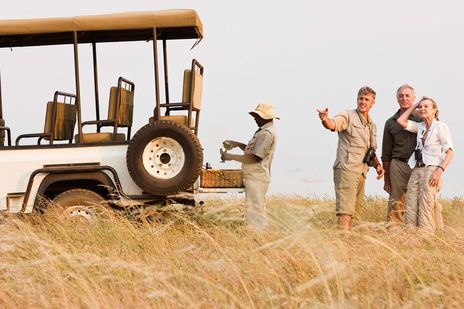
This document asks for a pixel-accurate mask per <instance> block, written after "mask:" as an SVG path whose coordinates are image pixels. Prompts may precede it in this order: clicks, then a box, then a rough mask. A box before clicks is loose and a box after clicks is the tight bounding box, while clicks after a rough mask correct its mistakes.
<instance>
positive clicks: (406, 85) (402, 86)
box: [396, 84, 416, 96]
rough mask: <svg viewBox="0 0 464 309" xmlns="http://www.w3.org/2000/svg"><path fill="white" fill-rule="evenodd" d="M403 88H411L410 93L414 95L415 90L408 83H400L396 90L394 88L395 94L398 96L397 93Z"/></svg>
mask: <svg viewBox="0 0 464 309" xmlns="http://www.w3.org/2000/svg"><path fill="white" fill-rule="evenodd" d="M403 89H409V90H411V92H412V95H414V96H415V95H416V91H415V90H414V88H412V86H411V85H408V84H404V85H401V86H400V88H398V90H396V95H397V96H398V93H400V91H401V90H403Z"/></svg>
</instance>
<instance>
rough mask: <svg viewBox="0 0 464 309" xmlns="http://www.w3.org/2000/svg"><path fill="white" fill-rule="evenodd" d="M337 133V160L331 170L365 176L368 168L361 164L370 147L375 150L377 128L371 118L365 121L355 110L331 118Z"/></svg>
mask: <svg viewBox="0 0 464 309" xmlns="http://www.w3.org/2000/svg"><path fill="white" fill-rule="evenodd" d="M333 121H334V122H335V130H334V131H337V132H338V147H337V158H336V159H335V163H334V165H333V168H342V169H345V170H349V171H353V172H356V173H362V174H363V175H366V173H367V171H368V170H369V167H368V166H367V164H366V163H363V159H364V156H365V155H366V152H367V150H368V149H369V147H370V146H372V147H374V148H375V149H377V128H376V126H375V123H374V122H373V121H372V119H371V117H370V116H368V119H367V121H366V120H365V119H364V117H363V116H362V115H361V114H360V113H358V111H357V110H356V109H354V110H348V111H343V112H341V113H340V114H338V115H336V116H335V117H334V118H333Z"/></svg>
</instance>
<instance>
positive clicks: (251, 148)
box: [243, 137, 256, 154]
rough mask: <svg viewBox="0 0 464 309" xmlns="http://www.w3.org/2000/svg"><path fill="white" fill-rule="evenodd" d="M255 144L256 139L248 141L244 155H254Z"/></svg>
mask: <svg viewBox="0 0 464 309" xmlns="http://www.w3.org/2000/svg"><path fill="white" fill-rule="evenodd" d="M255 144H256V138H255V137H253V138H252V139H250V140H249V141H248V144H247V146H246V147H245V151H244V152H243V153H244V154H250V153H253V151H254V150H255Z"/></svg>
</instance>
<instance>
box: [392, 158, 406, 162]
mask: <svg viewBox="0 0 464 309" xmlns="http://www.w3.org/2000/svg"><path fill="white" fill-rule="evenodd" d="M393 159H395V160H399V161H401V162H404V163H408V161H409V158H407V159H403V158H393Z"/></svg>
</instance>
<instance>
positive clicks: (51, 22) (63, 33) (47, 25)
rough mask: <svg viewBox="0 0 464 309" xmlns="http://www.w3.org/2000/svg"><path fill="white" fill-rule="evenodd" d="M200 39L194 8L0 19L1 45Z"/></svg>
mask: <svg viewBox="0 0 464 309" xmlns="http://www.w3.org/2000/svg"><path fill="white" fill-rule="evenodd" d="M154 27H156V29H157V36H158V39H161V40H171V39H201V38H202V37H203V25H202V23H201V20H200V18H199V16H198V14H197V13H196V12H195V11H194V10H163V11H149V12H128V13H117V14H106V15H93V16H77V17H60V18H41V19H17V20H0V47H14V46H34V45H54V44H71V43H72V42H73V35H72V33H73V32H74V31H77V32H78V40H79V43H90V42H117V41H137V40H149V39H151V38H152V36H153V28H154Z"/></svg>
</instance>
